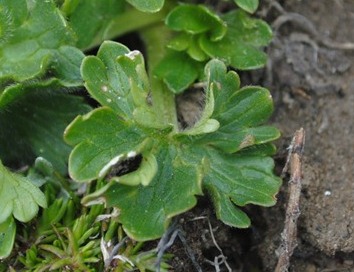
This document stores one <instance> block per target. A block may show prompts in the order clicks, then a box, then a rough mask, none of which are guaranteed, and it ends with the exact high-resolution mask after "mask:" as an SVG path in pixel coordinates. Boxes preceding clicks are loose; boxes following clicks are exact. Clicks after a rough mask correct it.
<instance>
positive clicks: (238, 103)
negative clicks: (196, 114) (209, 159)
mask: <svg viewBox="0 0 354 272" xmlns="http://www.w3.org/2000/svg"><path fill="white" fill-rule="evenodd" d="M206 74H207V75H209V82H208V90H210V91H209V92H213V93H215V96H216V99H215V109H214V111H213V114H212V116H211V117H212V118H215V119H216V120H218V121H219V123H220V128H219V129H218V130H217V131H216V132H214V133H211V134H207V135H205V136H204V137H202V138H199V142H200V143H204V144H211V145H213V146H215V147H217V148H220V149H221V150H223V151H224V152H227V153H234V152H236V151H238V150H240V149H242V148H245V147H248V146H252V145H256V144H263V143H267V142H270V141H273V140H275V139H277V138H278V137H279V136H280V133H279V131H278V130H277V129H276V128H274V127H270V126H259V125H260V124H262V123H264V122H265V121H266V120H268V118H269V117H270V115H271V114H272V112H273V102H272V97H271V95H270V93H269V91H268V90H266V89H264V88H261V87H254V86H248V87H244V88H241V89H240V88H239V79H238V76H237V75H236V74H235V73H234V72H232V71H230V72H227V71H226V67H225V65H224V64H223V63H222V62H220V61H217V60H214V61H211V62H209V64H208V65H207V66H206Z"/></svg>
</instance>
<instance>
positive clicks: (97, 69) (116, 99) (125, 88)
mask: <svg viewBox="0 0 354 272" xmlns="http://www.w3.org/2000/svg"><path fill="white" fill-rule="evenodd" d="M81 73H82V77H83V79H84V80H85V86H86V88H87V90H88V91H89V93H90V94H91V95H92V97H93V98H95V99H96V100H97V101H98V102H100V104H101V105H104V106H107V107H109V108H111V109H113V110H114V111H115V112H116V113H117V114H119V115H120V116H121V118H124V119H127V118H129V117H130V118H131V117H132V115H133V110H134V101H133V97H132V94H131V92H130V88H131V82H135V84H136V85H137V86H139V87H140V93H141V95H144V94H145V96H147V94H148V88H149V87H148V85H147V81H146V71H145V68H144V60H143V58H142V55H141V54H140V53H138V52H137V51H133V52H130V51H129V49H128V48H127V47H125V46H123V45H121V44H118V43H114V42H109V41H106V42H104V43H103V44H102V45H101V47H100V49H99V50H98V53H97V57H95V56H89V57H86V58H85V60H84V61H83V62H82V67H81Z"/></svg>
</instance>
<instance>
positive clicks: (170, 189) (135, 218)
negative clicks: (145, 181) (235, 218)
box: [104, 146, 202, 241]
mask: <svg viewBox="0 0 354 272" xmlns="http://www.w3.org/2000/svg"><path fill="white" fill-rule="evenodd" d="M181 153H182V152H181ZM181 153H178V150H177V149H176V147H174V146H169V147H168V146H163V147H161V149H160V151H159V152H158V154H157V155H156V159H157V162H158V172H157V174H156V175H155V177H154V179H153V180H152V182H151V183H150V184H149V185H148V186H146V187H144V186H137V187H131V186H126V185H120V184H116V185H114V186H112V187H111V188H109V189H108V191H107V192H106V193H105V194H104V196H105V198H106V202H107V204H108V206H116V207H118V208H119V210H120V215H119V220H120V221H121V222H122V224H123V227H124V230H125V231H126V232H127V233H128V234H129V236H130V237H132V238H133V239H135V240H138V241H144V240H152V239H156V238H158V237H160V236H162V234H163V233H164V232H165V231H166V229H167V227H168V224H169V222H170V221H171V218H172V217H173V216H176V215H177V214H180V213H182V212H185V211H187V210H189V209H190V208H192V207H193V206H194V205H195V204H196V197H195V195H198V194H201V193H202V191H201V177H202V176H201V170H200V167H196V166H195V165H193V164H191V163H190V162H189V161H188V160H186V159H185V158H183V155H182V154H181ZM133 203H134V204H133Z"/></svg>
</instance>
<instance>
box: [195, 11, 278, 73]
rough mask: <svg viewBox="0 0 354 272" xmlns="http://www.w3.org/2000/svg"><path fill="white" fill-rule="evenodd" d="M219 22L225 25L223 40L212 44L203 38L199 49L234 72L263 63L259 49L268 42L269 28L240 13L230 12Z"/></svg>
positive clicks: (257, 66)
mask: <svg viewBox="0 0 354 272" xmlns="http://www.w3.org/2000/svg"><path fill="white" fill-rule="evenodd" d="M222 18H223V19H224V20H225V21H226V23H227V25H228V28H227V33H226V35H225V36H224V37H223V39H221V40H220V41H217V42H213V41H211V40H210V39H209V38H208V37H207V36H206V35H203V36H201V39H200V47H201V48H202V49H203V50H204V51H205V52H206V53H207V54H208V55H209V56H210V57H213V58H219V59H221V60H223V61H225V62H226V63H227V64H229V65H231V66H233V67H234V68H237V69H241V70H249V69H256V68H260V67H262V66H263V65H264V64H265V62H266V55H265V53H263V52H262V51H260V49H259V47H260V46H265V45H267V44H268V43H269V42H270V40H271V38H272V31H271V29H270V27H269V26H268V25H267V24H266V23H265V22H264V21H262V20H259V19H252V18H250V17H249V16H248V15H247V14H246V13H245V12H243V11H241V10H237V11H231V12H229V13H228V14H226V15H225V16H223V17H222Z"/></svg>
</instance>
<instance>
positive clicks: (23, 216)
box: [0, 162, 47, 223]
mask: <svg viewBox="0 0 354 272" xmlns="http://www.w3.org/2000/svg"><path fill="white" fill-rule="evenodd" d="M0 199H1V203H0V212H1V213H0V223H2V222H4V221H6V220H7V219H8V217H9V216H10V215H11V213H12V214H13V215H14V217H15V218H16V219H17V220H19V221H21V222H28V221H29V220H31V219H32V218H33V217H34V216H35V215H36V214H37V212H38V206H41V207H43V208H45V207H46V206H47V204H46V199H45V196H44V194H43V193H42V192H41V190H39V189H38V187H37V186H35V185H33V184H32V183H31V182H30V181H29V180H28V179H27V178H25V177H23V176H21V175H18V174H15V173H11V172H10V171H9V170H7V169H6V168H5V167H4V166H3V165H2V163H1V162H0Z"/></svg>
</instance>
